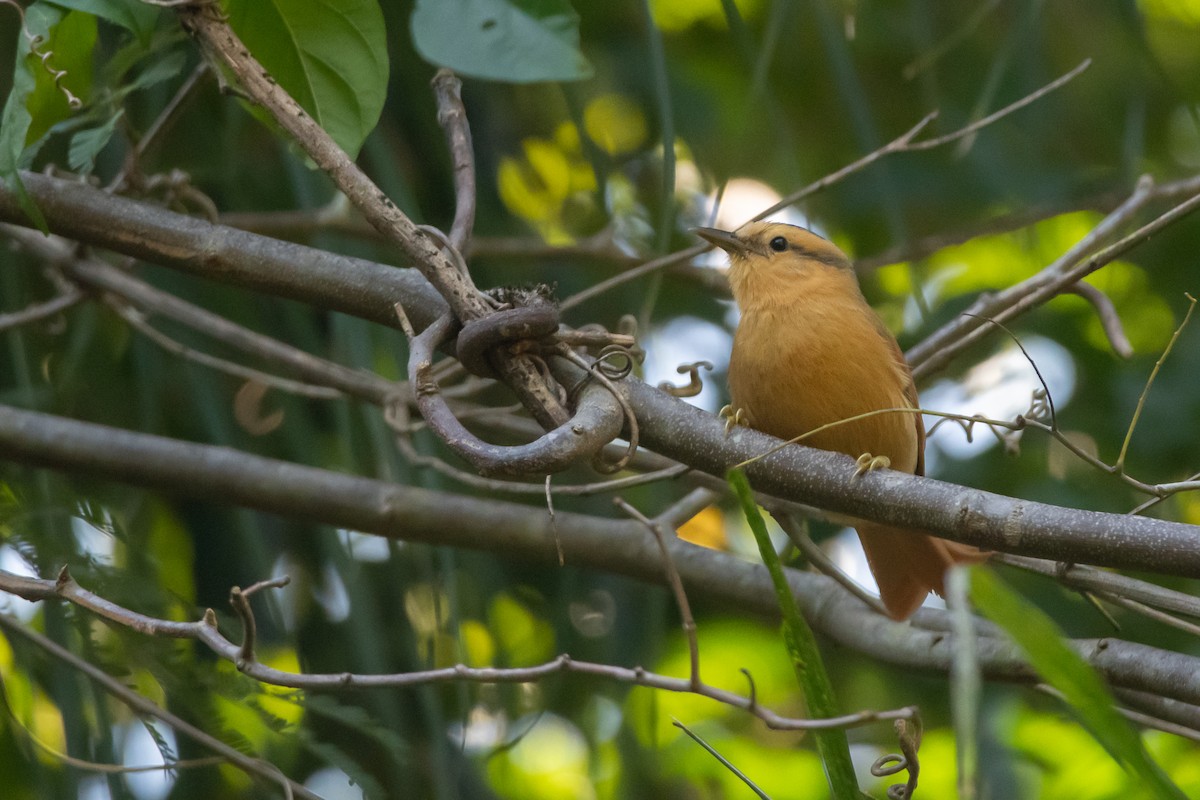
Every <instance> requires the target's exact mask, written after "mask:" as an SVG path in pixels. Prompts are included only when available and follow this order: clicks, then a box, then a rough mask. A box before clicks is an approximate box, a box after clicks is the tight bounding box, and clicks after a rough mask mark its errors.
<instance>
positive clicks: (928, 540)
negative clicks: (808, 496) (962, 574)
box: [857, 522, 988, 620]
mask: <svg viewBox="0 0 1200 800" xmlns="http://www.w3.org/2000/svg"><path fill="white" fill-rule="evenodd" d="M857 528H858V538H859V540H860V541H861V542H862V546H863V550H864V551H866V554H867V563H868V564H869V565H870V567H871V574H873V575H874V576H875V582H876V583H878V584H879V596H880V598H881V599H882V600H883V605H884V607H885V608H886V609H887V612H888V616H889V617H891V618H892V619H895V620H902V619H908V618H909V617H910V616H912V613H913V612H914V611H916V610H917V609H918V608H919V607H920V606H921V603H922V602H924V601H925V596H926V595H928V594H929V593H930V592H936V593H937V594H938V595H944V594H945V591H946V589H945V584H944V580H945V575H946V570H948V569H950V567H952V566H954V565H955V564H978V563H979V562H981V561H984V560H985V559H986V558H987V556H988V554H987V553H985V552H984V551H982V550H979V549H978V548H975V547H971V546H970V545H965V544H959V543H958V542H950V541H947V540H945V539H938V538H935V537H933V536H930V535H929V534H924V533H916V532H911V531H907V530H897V529H895V528H889V527H887V526H885V525H876V524H874V523H870V522H859V523H858V526H857Z"/></svg>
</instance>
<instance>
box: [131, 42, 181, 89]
mask: <svg viewBox="0 0 1200 800" xmlns="http://www.w3.org/2000/svg"><path fill="white" fill-rule="evenodd" d="M186 62H187V56H186V55H185V54H184V53H183V52H182V51H179V50H176V51H174V52H171V53H168V54H166V55H165V56H161V57H156V58H154V59H153V60H152V61H151V62H150V65H149V66H147V67H146V68H145V69H143V70H142V71H141V73H140V74H139V75H138V76H137V77H136V78H134V79H133V82H132V83H130V84H129V85H128V86H126V87H124V89H125V91H130V92H132V91H137V90H139V89H148V88H150V87H151V86H153V85H154V84H156V83H162V82H163V81H165V80H170V79H171V78H174V77H175V76H176V75H178V74H179V73H180V72H182V71H183V67H184V64H185V63H186Z"/></svg>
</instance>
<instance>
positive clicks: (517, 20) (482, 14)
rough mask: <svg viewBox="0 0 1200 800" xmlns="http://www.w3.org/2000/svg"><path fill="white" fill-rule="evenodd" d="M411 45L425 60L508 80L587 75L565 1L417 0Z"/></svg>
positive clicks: (572, 15) (576, 18) (587, 66)
mask: <svg viewBox="0 0 1200 800" xmlns="http://www.w3.org/2000/svg"><path fill="white" fill-rule="evenodd" d="M412 36H413V44H414V45H415V46H416V48H417V52H419V53H420V54H421V55H422V56H423V57H424V58H425V59H426V60H427V61H430V62H431V63H434V64H437V65H438V66H441V67H449V68H450V69H452V70H454V71H455V72H460V73H462V74H463V75H470V76H472V77H475V78H486V79H489V80H495V81H508V82H510V83H534V82H537V81H578V80H583V79H585V78H590V77H591V76H592V66H591V64H589V63H588V61H587V59H586V58H584V57H583V53H581V52H580V50H579V16H578V15H577V14H576V13H575V11H574V10H573V9H572V8H571V4H570V3H568V2H567V1H566V0H417V7H416V9H415V10H414V11H413V15H412Z"/></svg>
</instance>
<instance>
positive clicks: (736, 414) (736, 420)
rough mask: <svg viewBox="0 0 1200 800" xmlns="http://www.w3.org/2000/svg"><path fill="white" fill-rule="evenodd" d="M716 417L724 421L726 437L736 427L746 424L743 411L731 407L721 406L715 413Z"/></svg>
mask: <svg viewBox="0 0 1200 800" xmlns="http://www.w3.org/2000/svg"><path fill="white" fill-rule="evenodd" d="M717 416H718V417H720V418H721V419H723V420H725V435H726V436H728V435H729V432H730V431H731V430H733V429H734V428H735V427H737V426H738V425H744V424H745V423H746V412H745V409H741V408H734V407H733V406H732V405H725V406H722V407H721V410H720V411H718V412H717Z"/></svg>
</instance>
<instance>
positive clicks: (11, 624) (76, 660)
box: [0, 614, 321, 800]
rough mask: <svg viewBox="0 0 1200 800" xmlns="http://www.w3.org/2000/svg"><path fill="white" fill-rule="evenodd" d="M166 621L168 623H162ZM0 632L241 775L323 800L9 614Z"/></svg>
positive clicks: (2, 620) (310, 799) (1, 620)
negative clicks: (35, 649) (217, 756)
mask: <svg viewBox="0 0 1200 800" xmlns="http://www.w3.org/2000/svg"><path fill="white" fill-rule="evenodd" d="M163 621H165V620H163ZM0 628H3V629H4V630H5V631H7V632H8V633H9V634H15V635H16V636H19V637H21V638H23V639H25V640H26V641H28V642H30V643H31V644H33V645H35V646H36V647H38V648H40V649H41V650H43V651H45V652H46V653H48V654H49V655H51V656H53V657H54V658H56V659H58V660H59V661H62V662H63V663H64V664H67V665H68V666H70V667H71V668H72V669H75V670H77V671H78V672H81V673H83V674H84V675H86V676H87V677H88V678H90V679H91V680H92V681H94V682H95V683H97V684H99V685H100V686H101V687H103V689H104V690H105V691H106V692H108V693H109V694H111V695H113V696H114V697H116V698H118V699H119V700H120V701H121V702H122V703H124V704H125V705H127V706H129V707H130V708H131V709H133V710H134V711H135V712H137V713H139V714H145V715H146V716H149V717H153V718H155V719H157V720H160V721H161V722H164V723H166V724H167V725H170V726H171V727H172V728H174V729H175V730H176V731H178V732H179V733H181V734H183V735H185V736H187V737H188V738H190V739H192V740H194V741H195V742H197V743H198V744H199V745H201V746H202V747H206V748H208V749H209V750H214V751H216V752H217V753H220V754H221V756H222V758H224V760H225V761H227V762H229V763H231V764H234V765H235V766H237V767H238V768H240V769H241V770H242V771H244V772H247V773H250V774H253V775H257V776H259V777H260V778H263V779H264V780H266V781H269V782H270V783H275V784H279V785H280V788H282V789H283V790H284V791H285V792H291V793H292V794H293V795H294V796H295V797H302V798H305V800H321V798H320V797H319V796H318V795H315V794H313V793H312V792H310V791H309V790H308V789H306V788H305V787H304V786H302V785H300V784H298V783H296V782H294V781H292V780H291V779H289V778H287V777H286V776H285V775H284V774H283V773H282V772H281V771H280V770H279V768H278V767H275V765H273V764H270V763H268V762H265V761H263V760H262V759H258V758H251V757H250V756H247V755H244V754H243V753H241V752H239V751H238V750H237V749H235V748H233V747H230V746H229V745H227V744H225V743H224V742H222V741H221V740H219V739H217V738H216V737H214V736H211V735H210V734H208V733H205V732H204V731H202V730H200V729H199V728H197V727H196V726H194V725H192V724H191V723H190V722H187V721H185V720H183V719H181V718H180V717H178V716H176V715H175V714H172V713H171V712H169V711H167V710H166V709H164V708H160V707H159V706H158V705H157V704H155V703H154V702H152V701H150V700H149V699H147V698H145V697H143V696H142V695H140V694H137V693H136V692H134V691H133V690H131V689H130V688H129V687H127V686H125V684H123V683H121V682H120V681H119V680H117V679H116V678H113V677H111V676H110V675H108V674H107V673H106V672H104V671H103V670H101V669H100V668H99V667H96V666H94V665H93V664H90V663H88V662H87V661H85V660H83V659H82V658H80V657H79V656H77V655H75V654H74V653H72V652H71V651H70V650H67V649H66V648H65V647H63V646H61V645H60V644H58V643H57V642H55V641H53V640H52V639H50V638H49V637H47V636H44V635H42V634H40V633H38V632H37V631H34V630H31V629H29V628H26V627H25V626H24V625H21V624H20V623H19V622H17V621H16V620H14V619H12V618H11V617H9V616H8V615H7V614H0Z"/></svg>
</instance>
